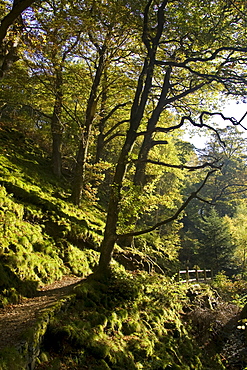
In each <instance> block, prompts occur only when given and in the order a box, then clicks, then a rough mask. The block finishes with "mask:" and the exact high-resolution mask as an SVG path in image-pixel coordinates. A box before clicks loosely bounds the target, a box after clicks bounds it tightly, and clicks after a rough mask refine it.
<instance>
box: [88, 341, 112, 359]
mask: <svg viewBox="0 0 247 370" xmlns="http://www.w3.org/2000/svg"><path fill="white" fill-rule="evenodd" d="M87 349H88V351H89V352H90V353H91V354H92V356H94V357H95V358H97V359H105V358H106V357H107V356H108V355H109V353H110V347H109V346H108V344H107V343H104V342H103V343H102V342H96V341H93V342H92V343H91V344H89V346H88V347H87Z"/></svg>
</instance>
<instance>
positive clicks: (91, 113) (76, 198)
mask: <svg viewBox="0 0 247 370" xmlns="http://www.w3.org/2000/svg"><path fill="white" fill-rule="evenodd" d="M105 52H106V47H102V49H101V50H100V58H99V64H98V66H97V70H96V74H95V77H94V81H93V85H92V88H91V93H90V97H89V99H88V102H87V109H86V117H85V124H84V128H83V132H82V137H81V140H80V143H79V149H78V153H77V157H76V166H75V171H74V183H73V188H72V194H71V200H72V202H73V203H74V204H75V205H79V204H80V201H81V196H82V191H83V186H84V179H85V167H86V162H87V155H88V148H89V140H90V134H91V129H92V125H93V120H94V117H95V112H96V108H97V99H96V98H97V91H98V88H99V84H100V81H101V76H102V73H103V70H104V66H105Z"/></svg>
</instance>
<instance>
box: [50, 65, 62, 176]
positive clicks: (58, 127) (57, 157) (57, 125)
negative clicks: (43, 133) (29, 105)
mask: <svg viewBox="0 0 247 370" xmlns="http://www.w3.org/2000/svg"><path fill="white" fill-rule="evenodd" d="M55 70H56V72H55V76H56V81H55V94H56V97H55V103H54V107H53V114H52V119H51V133H52V170H53V173H54V175H55V176H57V177H61V174H62V155H61V145H62V134H63V126H62V123H61V113H62V104H63V91H62V86H63V77H62V64H61V65H59V66H55Z"/></svg>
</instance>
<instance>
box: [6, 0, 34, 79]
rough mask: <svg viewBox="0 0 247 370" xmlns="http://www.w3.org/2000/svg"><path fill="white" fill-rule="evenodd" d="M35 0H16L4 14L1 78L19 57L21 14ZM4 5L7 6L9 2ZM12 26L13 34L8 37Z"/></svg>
mask: <svg viewBox="0 0 247 370" xmlns="http://www.w3.org/2000/svg"><path fill="white" fill-rule="evenodd" d="M34 1H35V0H14V1H13V5H12V8H11V9H10V11H8V12H7V10H6V11H5V14H3V15H2V18H1V22H0V60H1V68H0V78H3V77H4V75H5V73H6V72H7V71H8V69H9V68H10V67H11V65H12V64H13V62H15V61H16V60H17V59H18V56H17V46H18V37H19V34H20V32H21V30H22V29H23V24H22V19H21V14H22V12H23V11H24V10H26V9H27V8H28V7H29V6H30V5H32V4H33V3H34ZM39 2H40V1H39ZM4 5H5V6H6V5H7V4H4ZM6 8H7V7H6ZM17 23H18V24H17ZM11 27H12V34H11V35H9V37H7V33H8V32H9V31H10V29H11Z"/></svg>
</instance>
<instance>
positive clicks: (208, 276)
mask: <svg viewBox="0 0 247 370" xmlns="http://www.w3.org/2000/svg"><path fill="white" fill-rule="evenodd" d="M182 276H183V277H185V278H183V279H181V277H182ZM212 278H213V272H212V270H206V269H203V270H199V269H197V268H196V269H194V270H189V269H188V267H187V268H186V270H179V271H178V281H179V282H180V283H186V282H189V281H197V282H199V281H207V280H212Z"/></svg>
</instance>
